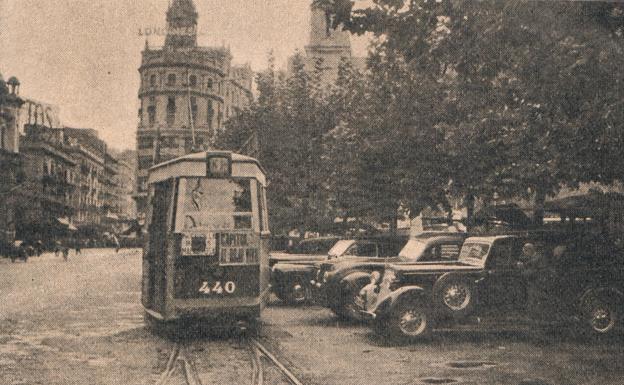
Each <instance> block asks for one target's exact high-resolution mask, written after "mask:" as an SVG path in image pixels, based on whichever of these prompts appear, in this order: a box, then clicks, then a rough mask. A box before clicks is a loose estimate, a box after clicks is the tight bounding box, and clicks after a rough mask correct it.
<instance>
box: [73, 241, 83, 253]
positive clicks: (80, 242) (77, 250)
mask: <svg viewBox="0 0 624 385" xmlns="http://www.w3.org/2000/svg"><path fill="white" fill-rule="evenodd" d="M81 246H82V241H81V240H80V239H76V242H75V243H74V247H75V248H76V255H78V254H82V249H81Z"/></svg>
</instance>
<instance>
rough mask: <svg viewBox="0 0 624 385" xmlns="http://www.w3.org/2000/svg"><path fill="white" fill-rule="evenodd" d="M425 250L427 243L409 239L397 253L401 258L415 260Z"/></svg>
mask: <svg viewBox="0 0 624 385" xmlns="http://www.w3.org/2000/svg"><path fill="white" fill-rule="evenodd" d="M426 250H427V244H426V243H425V242H423V241H419V240H417V239H410V240H409V241H408V242H407V244H406V245H405V246H404V247H403V249H402V250H401V252H400V253H399V257H400V258H401V259H405V260H408V261H417V260H419V259H420V257H421V256H422V255H423V253H424V252H425V251H426Z"/></svg>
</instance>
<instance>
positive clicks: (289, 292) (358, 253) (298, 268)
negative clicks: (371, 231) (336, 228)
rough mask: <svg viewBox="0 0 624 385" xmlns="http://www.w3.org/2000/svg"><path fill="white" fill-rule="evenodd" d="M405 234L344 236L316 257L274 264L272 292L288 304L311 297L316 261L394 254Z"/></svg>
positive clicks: (404, 238)
mask: <svg viewBox="0 0 624 385" xmlns="http://www.w3.org/2000/svg"><path fill="white" fill-rule="evenodd" d="M406 240H407V238H406V237H396V236H373V237H366V238H358V239H344V240H338V241H337V242H335V244H334V246H333V247H332V248H331V249H330V250H329V251H327V253H326V254H325V255H324V256H323V257H322V258H320V259H317V258H309V259H307V260H304V259H293V260H292V261H287V262H282V261H280V262H279V263H277V264H275V265H274V266H273V267H272V270H271V280H272V285H273V289H274V292H275V294H276V295H277V296H278V297H279V298H280V299H282V300H284V301H286V302H289V303H302V302H305V301H306V300H308V299H310V298H311V297H312V295H311V285H310V281H311V280H312V278H314V274H315V272H316V264H317V263H318V262H319V261H323V260H340V259H343V258H357V259H359V258H375V259H376V260H379V259H381V258H384V257H387V256H390V255H396V253H397V252H398V250H400V248H401V246H402V245H403V244H405V241H406Z"/></svg>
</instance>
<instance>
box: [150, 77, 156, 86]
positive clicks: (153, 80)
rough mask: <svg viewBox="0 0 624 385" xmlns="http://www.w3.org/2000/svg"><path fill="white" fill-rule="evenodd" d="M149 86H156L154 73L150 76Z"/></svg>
mask: <svg viewBox="0 0 624 385" xmlns="http://www.w3.org/2000/svg"><path fill="white" fill-rule="evenodd" d="M150 87H156V75H152V76H150Z"/></svg>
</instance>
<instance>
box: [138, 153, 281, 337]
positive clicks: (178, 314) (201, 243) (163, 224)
mask: <svg viewBox="0 0 624 385" xmlns="http://www.w3.org/2000/svg"><path fill="white" fill-rule="evenodd" d="M148 184H149V208H148V213H147V223H148V237H147V241H146V244H145V247H144V250H143V277H142V281H143V282H142V299H141V300H142V304H143V307H144V309H145V313H146V318H147V321H148V322H153V321H173V320H180V319H202V320H210V321H214V322H221V323H223V324H224V326H227V324H226V323H232V324H233V323H238V322H249V321H252V320H253V319H256V318H259V317H260V313H261V311H262V309H263V308H264V306H265V304H266V302H267V300H268V297H269V275H270V270H269V265H268V262H269V238H270V232H269V227H268V217H267V206H266V176H265V172H264V170H263V168H262V166H261V165H260V163H259V162H258V161H257V160H256V159H253V158H250V157H247V156H243V155H239V154H235V153H231V152H223V151H208V152H200V153H193V154H189V155H185V156H183V157H180V158H177V159H173V160H170V161H168V162H164V163H161V164H158V165H156V166H154V167H152V168H151V169H150V170H149V177H148Z"/></svg>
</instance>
